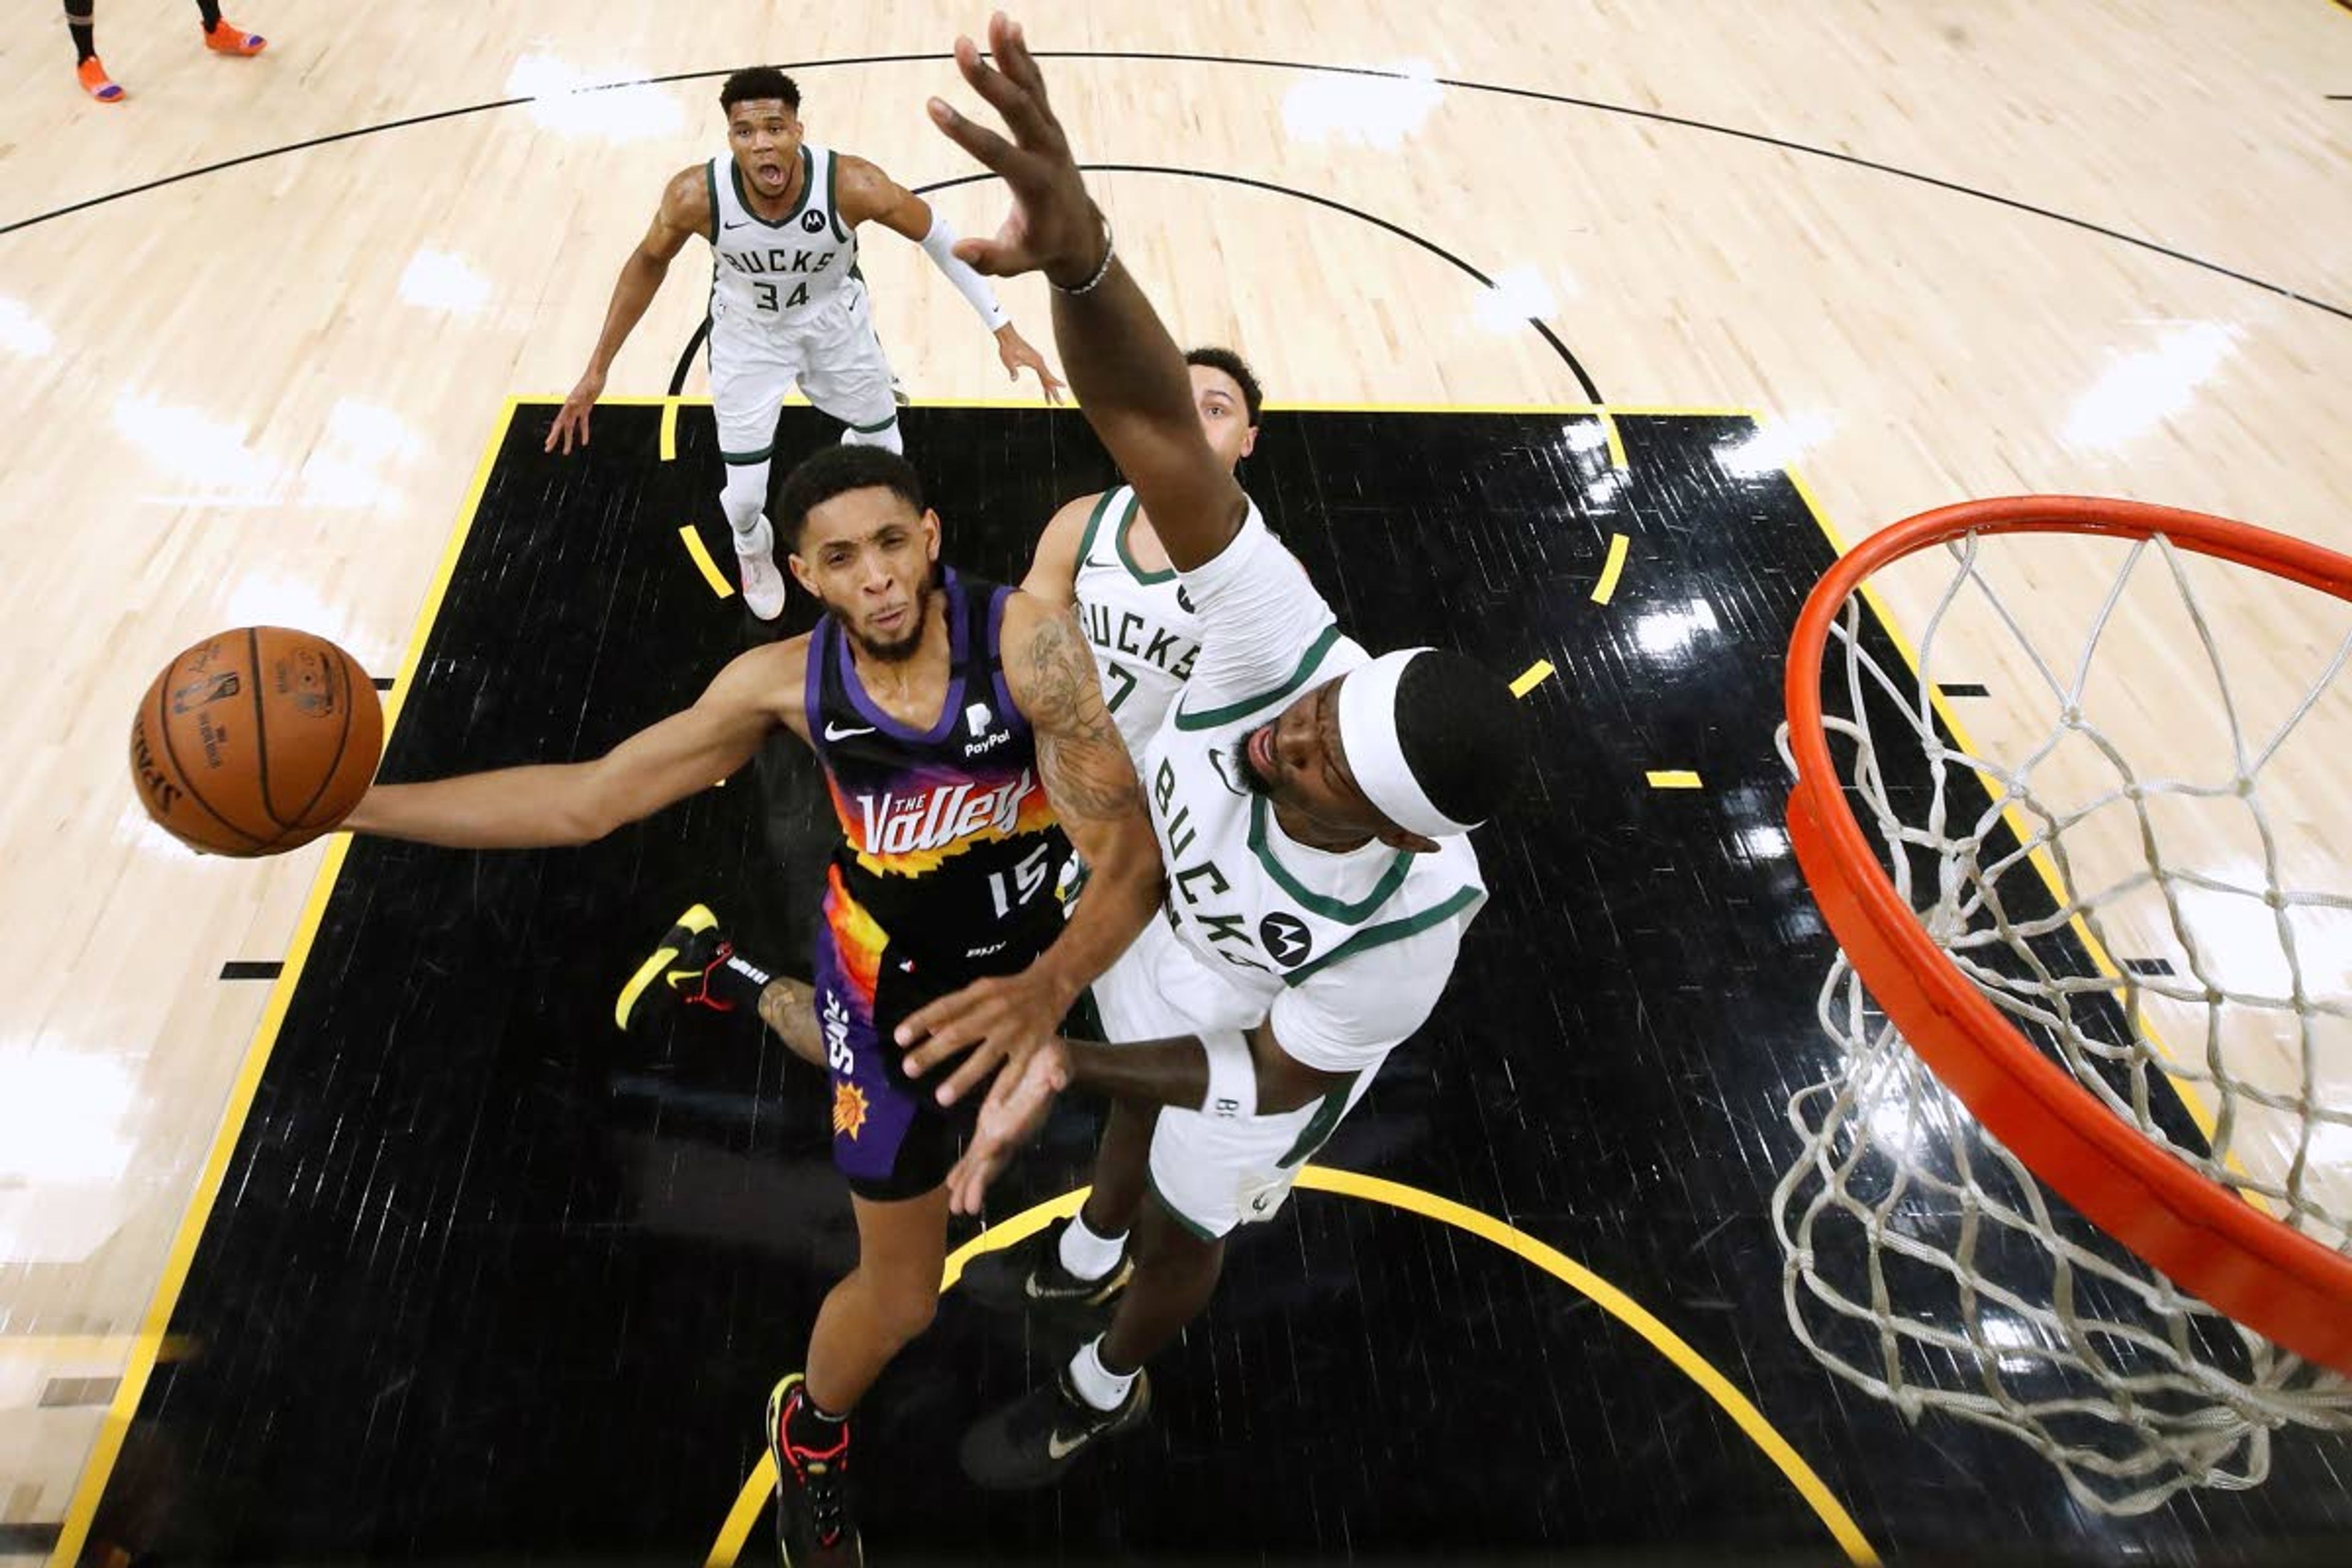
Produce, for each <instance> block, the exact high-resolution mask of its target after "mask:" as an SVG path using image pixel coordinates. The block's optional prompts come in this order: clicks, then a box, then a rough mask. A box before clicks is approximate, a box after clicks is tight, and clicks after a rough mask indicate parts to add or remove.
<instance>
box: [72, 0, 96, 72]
mask: <svg viewBox="0 0 2352 1568" xmlns="http://www.w3.org/2000/svg"><path fill="white" fill-rule="evenodd" d="M66 31H67V32H68V33H71V34H72V35H73V41H74V64H76V65H79V64H81V62H82V61H84V60H86V59H88V58H89V57H90V56H92V55H94V54H96V53H98V37H97V34H98V15H97V13H96V12H94V11H92V10H90V8H89V0H83V5H82V13H81V18H80V20H79V21H77V20H75V19H74V8H73V5H72V0H67V5H66Z"/></svg>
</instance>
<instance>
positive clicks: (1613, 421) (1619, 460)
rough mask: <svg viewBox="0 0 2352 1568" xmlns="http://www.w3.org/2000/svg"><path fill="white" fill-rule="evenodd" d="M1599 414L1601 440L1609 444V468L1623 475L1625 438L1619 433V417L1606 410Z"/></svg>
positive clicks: (1601, 410) (1600, 411)
mask: <svg viewBox="0 0 2352 1568" xmlns="http://www.w3.org/2000/svg"><path fill="white" fill-rule="evenodd" d="M1597 412H1598V414H1599V416H1600V419H1601V438H1602V439H1604V440H1605V441H1607V442H1608V444H1609V466H1610V467H1612V468H1616V469H1617V470H1618V471H1620V472H1621V473H1622V471H1623V470H1624V468H1625V437H1623V436H1622V435H1620V434H1619V433H1618V430H1617V416H1615V415H1614V414H1612V413H1611V412H1610V411H1609V410H1608V409H1606V408H1603V409H1600V410H1598V411H1597Z"/></svg>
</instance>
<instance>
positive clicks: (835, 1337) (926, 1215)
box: [767, 1184, 948, 1568]
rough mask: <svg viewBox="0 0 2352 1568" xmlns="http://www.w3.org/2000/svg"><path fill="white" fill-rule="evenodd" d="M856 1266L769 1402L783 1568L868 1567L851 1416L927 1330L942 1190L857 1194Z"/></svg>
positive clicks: (943, 1213)
mask: <svg viewBox="0 0 2352 1568" xmlns="http://www.w3.org/2000/svg"><path fill="white" fill-rule="evenodd" d="M850 1205H851V1207H852V1208H853V1209H855V1210H856V1215H857V1266H856V1268H852V1269H851V1270H850V1271H849V1272H848V1273H847V1274H846V1275H845V1276H843V1277H842V1279H841V1281H840V1283H838V1284H836V1285H835V1286H834V1288H833V1289H832V1290H831V1291H830V1292H829V1293H828V1294H827V1295H826V1296H825V1299H824V1306H823V1307H821V1308H819V1309H818V1310H817V1315H816V1326H815V1328H814V1330H812V1331H810V1334H809V1347H808V1366H807V1370H806V1371H804V1372H796V1373H791V1374H790V1375H788V1376H786V1377H785V1378H784V1379H783V1380H782V1382H781V1383H779V1384H776V1386H775V1389H774V1391H773V1392H772V1393H771V1394H769V1395H768V1420H767V1439H768V1451H769V1453H770V1454H771V1455H772V1457H773V1458H774V1459H775V1462H776V1533H777V1536H778V1538H779V1539H780V1540H781V1541H782V1543H783V1549H784V1558H785V1561H786V1562H788V1563H793V1565H794V1568H800V1565H801V1564H803V1563H862V1562H863V1561H864V1560H865V1559H864V1557H863V1555H862V1552H863V1548H862V1547H861V1546H860V1544H859V1538H858V1530H857V1520H856V1508H855V1505H854V1502H853V1500H852V1497H851V1494H850V1490H849V1486H850V1479H851V1473H852V1472H851V1469H850V1444H849V1415H850V1412H851V1411H852V1410H854V1409H855V1408H856V1405H857V1402H858V1401H859V1400H860V1399H863V1398H864V1397H865V1396H866V1390H867V1389H869V1388H871V1387H872V1386H873V1385H874V1380H875V1379H876V1378H877V1377H879V1376H880V1375H881V1374H882V1369H883V1368H884V1367H886V1366H887V1365H889V1364H890V1361H891V1358H892V1357H894V1356H896V1355H897V1354H898V1352H899V1351H900V1350H901V1349H902V1348H904V1347H905V1346H906V1344H907V1343H908V1342H909V1341H911V1340H913V1339H914V1338H915V1337H916V1336H918V1335H919V1334H920V1333H921V1332H922V1331H924V1330H925V1329H928V1328H929V1327H930V1324H931V1318H932V1316H933V1315H934V1314H935V1313H936V1312H937V1311H938V1310H939V1300H940V1272H941V1270H942V1269H943V1268H945V1266H946V1263H947V1248H948V1192H947V1187H946V1185H945V1184H941V1185H940V1186H937V1187H934V1188H932V1189H931V1190H930V1191H929V1192H928V1193H923V1194H919V1195H918V1196H915V1197H911V1198H900V1199H896V1200H877V1199H871V1198H866V1197H862V1196H859V1195H856V1194H854V1193H853V1194H852V1195H851V1198H850Z"/></svg>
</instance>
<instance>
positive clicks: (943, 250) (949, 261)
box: [923, 212, 1013, 331]
mask: <svg viewBox="0 0 2352 1568" xmlns="http://www.w3.org/2000/svg"><path fill="white" fill-rule="evenodd" d="M955 242H956V232H955V230H953V229H951V228H950V227H949V226H948V220H947V219H945V218H943V217H941V216H940V215H939V214H938V213H936V212H934V213H933V214H931V232H930V233H929V234H927V235H925V236H923V254H924V255H925V256H928V257H929V258H931V265H932V266H934V267H936V268H939V269H940V271H941V272H944V273H946V274H947V279H948V281H949V282H950V283H952V284H954V285H955V286H956V292H957V293H959V294H961V295H962V296H963V297H964V298H965V299H966V300H969V301H970V302H971V308H972V309H973V310H976V311H978V312H979V314H980V321H981V324H982V326H984V327H986V328H987V329H988V330H989V331H996V329H997V328H999V327H1001V326H1003V325H1004V323H1005V322H1007V321H1011V320H1012V319H1013V318H1012V317H1011V316H1009V315H1007V314H1005V311H1004V307H1003V305H1001V304H999V303H997V300H996V290H995V289H991V288H990V287H989V286H988V279H985V278H982V276H981V275H980V274H979V273H977V272H974V271H973V270H972V269H971V268H969V267H967V266H965V265H964V264H963V263H962V262H961V261H960V260H958V259H957V258H956V253H955V248H954V247H955Z"/></svg>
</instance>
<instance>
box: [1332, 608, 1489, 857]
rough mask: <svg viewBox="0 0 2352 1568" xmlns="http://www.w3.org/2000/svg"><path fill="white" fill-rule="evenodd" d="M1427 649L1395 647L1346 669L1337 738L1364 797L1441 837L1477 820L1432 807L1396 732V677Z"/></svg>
mask: <svg viewBox="0 0 2352 1568" xmlns="http://www.w3.org/2000/svg"><path fill="white" fill-rule="evenodd" d="M1429 651H1430V650H1429V649H1427V648H1425V647H1407V648H1399V649H1398V650H1397V651H1395V652H1394V653H1384V654H1382V655H1381V657H1380V658H1376V659H1374V660H1372V662H1371V663H1370V664H1367V665H1363V666H1360V667H1359V668H1355V669H1351V670H1349V672H1348V674H1347V678H1346V679H1343V680H1342V681H1341V682H1340V683H1339V744H1340V745H1341V746H1342V747H1344V748H1345V749H1346V751H1347V753H1348V768H1349V772H1351V773H1354V774H1355V775H1356V783H1357V784H1358V785H1359V786H1360V787H1361V788H1362V790H1363V792H1364V798H1365V799H1367V800H1369V801H1370V802H1371V803H1372V804H1373V805H1375V806H1377V807H1379V808H1380V813H1381V816H1385V817H1387V818H1388V819H1389V820H1390V821H1391V822H1393V823H1395V824H1396V825H1397V826H1399V827H1402V828H1403V829H1404V830H1405V831H1406V832H1408V833H1418V834H1420V835H1421V836H1422V837H1423V838H1445V837H1451V836H1453V835H1454V834H1457V833H1467V832H1469V831H1470V830H1471V829H1472V828H1473V827H1475V826H1478V825H1477V824H1476V823H1475V822H1456V821H1454V819H1453V818H1452V817H1450V816H1446V815H1445V814H1444V812H1442V811H1440V810H1438V809H1437V806H1436V805H1435V804H1434V803H1433V802H1432V801H1431V800H1430V798H1429V792H1428V791H1426V790H1424V789H1423V788H1422V787H1421V781H1420V780H1419V779H1417V778H1415V777H1413V776H1412V764H1411V763H1407V762H1406V761H1405V760H1404V743H1403V742H1402V741H1400V740H1399V739H1398V738H1397V722H1396V694H1397V682H1398V681H1399V680H1401V679H1403V678H1404V668H1405V666H1407V665H1409V664H1411V663H1412V661H1413V660H1414V659H1416V658H1420V657H1421V656H1422V655H1423V654H1425V653H1427V652H1429Z"/></svg>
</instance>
